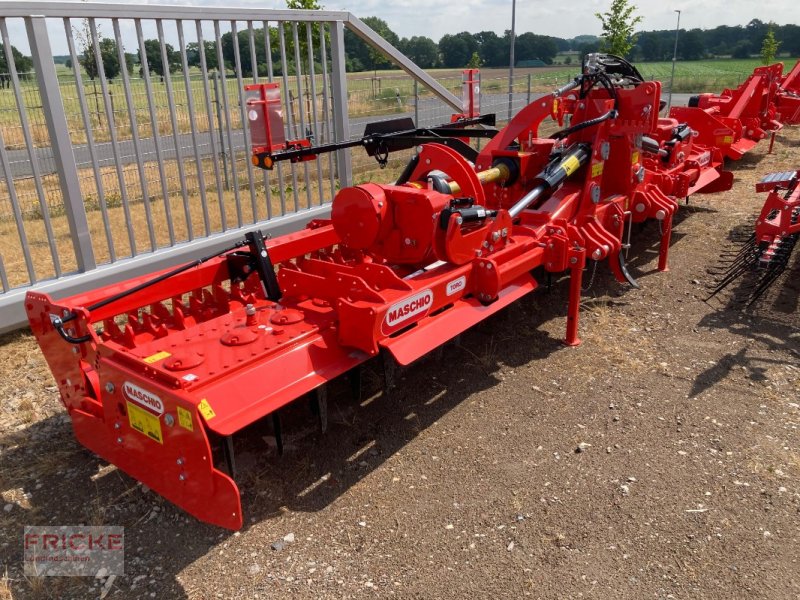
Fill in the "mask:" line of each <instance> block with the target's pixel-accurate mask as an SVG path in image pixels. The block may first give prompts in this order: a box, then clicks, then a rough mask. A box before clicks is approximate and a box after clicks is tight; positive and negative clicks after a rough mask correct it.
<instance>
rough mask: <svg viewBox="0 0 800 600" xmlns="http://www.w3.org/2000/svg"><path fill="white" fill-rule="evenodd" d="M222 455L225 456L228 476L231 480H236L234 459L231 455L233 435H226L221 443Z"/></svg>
mask: <svg viewBox="0 0 800 600" xmlns="http://www.w3.org/2000/svg"><path fill="white" fill-rule="evenodd" d="M222 453H223V454H224V456H225V465H226V466H227V467H228V475H230V476H231V479H236V459H235V455H234V453H233V435H226V436H225V437H224V438H223V442H222Z"/></svg>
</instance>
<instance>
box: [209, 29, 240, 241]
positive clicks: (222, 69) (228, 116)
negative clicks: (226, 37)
mask: <svg viewBox="0 0 800 600" xmlns="http://www.w3.org/2000/svg"><path fill="white" fill-rule="evenodd" d="M214 39H215V41H216V44H217V65H218V67H219V77H220V82H221V83H222V108H223V111H224V113H225V133H226V134H227V137H228V148H230V150H231V176H232V178H233V197H234V200H235V201H236V226H237V227H241V226H242V203H241V198H240V197H239V176H238V174H237V173H236V151H235V150H234V146H233V132H232V131H231V113H230V108H229V106H228V83H227V80H226V79H225V57H224V56H223V54H222V36H221V35H220V33H219V21H214ZM221 126H222V124H221V123H220V127H221Z"/></svg>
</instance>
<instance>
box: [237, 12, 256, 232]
mask: <svg viewBox="0 0 800 600" xmlns="http://www.w3.org/2000/svg"><path fill="white" fill-rule="evenodd" d="M231 36H232V38H233V39H232V41H233V61H234V62H233V64H234V69H233V70H234V71H236V90H237V92H238V94H239V118H240V119H241V121H242V139H243V142H244V149H245V154H248V153H249V152H250V147H251V145H250V127H248V125H247V123H248V120H247V114H246V112H247V109H246V108H245V96H244V82H243V81H242V58H241V56H240V51H239V29H238V28H237V27H236V21H231ZM233 152H234V150H233V148H231V153H233ZM244 164H245V166H246V169H247V182H248V185H249V187H250V210H252V211H253V212H252V214H253V223H256V222H257V221H258V207H257V206H256V188H255V186H254V185H253V164H252V163H251V162H250V161H249V160H248V159H247V158H245V161H244Z"/></svg>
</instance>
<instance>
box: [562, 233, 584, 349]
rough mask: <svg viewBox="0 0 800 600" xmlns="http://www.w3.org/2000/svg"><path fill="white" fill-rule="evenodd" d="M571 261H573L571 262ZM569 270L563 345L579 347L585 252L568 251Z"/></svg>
mask: <svg viewBox="0 0 800 600" xmlns="http://www.w3.org/2000/svg"><path fill="white" fill-rule="evenodd" d="M573 259H575V261H574V262H573ZM570 263H571V266H570V270H569V306H568V307H567V336H566V338H565V339H564V343H565V344H566V345H567V346H579V345H580V343H581V340H580V339H579V338H578V313H579V312H580V310H581V285H583V267H584V265H585V264H586V251H585V250H583V249H581V250H571V251H570Z"/></svg>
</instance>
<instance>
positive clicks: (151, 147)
mask: <svg viewBox="0 0 800 600" xmlns="http://www.w3.org/2000/svg"><path fill="white" fill-rule="evenodd" d="M690 95H691V94H675V96H674V97H673V103H674V104H676V105H685V104H686V103H687V102H688V100H689V97H690ZM538 97H541V95H538V96H533V99H535V98H538ZM527 100H528V98H527V94H526V93H515V94H514V96H513V105H514V108H515V110H518V109H519V108H521V107H522V106H524V105H525V104H526V103H527ZM481 109H482V112H484V113H492V112H494V113H497V115H498V118H505V115H506V114H507V110H508V94H485V95H484V96H483V97H482V106H481ZM451 113H452V110H451V109H450V108H449V107H448V106H446V105H445V104H444V103H442V102H441V101H440V100H438V99H435V98H421V99H420V104H419V114H420V122H421V124H422V125H437V124H440V123H446V122H447V121H448V120H449V119H450V114H451ZM413 116H414V112H413V111H411V112H406V113H398V114H393V115H391V116H387V117H385V118H399V117H413ZM383 118H384V117H382V116H381V117H361V118H357V119H352V120H351V121H350V137H351V138H353V137H359V136H361V135H362V134H363V132H364V126H365V125H366V124H367V123H369V122H372V121H376V120H381V119H383ZM320 129H321V127H320ZM214 135H215V136H216V137H215V140H214V141H215V143H216V145H217V151H218V152H219V151H220V150H221V148H222V147H223V144H224V147H225V150H226V151H227V152H229V151H230V145H231V142H232V143H233V147H234V148H237V149H240V148H243V147H244V132H243V131H242V130H241V129H236V130H233V131H231V136H230V137H231V139H230V140H229V139H228V135H227V132H223V133H222V135H220V132H215V134H214ZM158 141H159V143H160V146H161V157H162V159H165V160H168V159H173V158H175V156H176V152H175V137H174V136H172V135H163V136H160V137H159V139H158ZM177 144H178V147H179V149H180V153H181V156H183V157H191V158H194V143H193V140H192V135H191V133H182V134H179V135H178V136H177ZM139 148H140V154H141V157H142V159H143V161H144V162H149V161H155V160H157V158H158V155H157V154H156V143H155V139H154V138H152V137H149V138H142V139H140V140H139ZM73 150H74V153H75V161H76V162H77V164H78V167H79V168H87V167H91V166H92V162H91V154H90V152H89V147H88V145H86V144H81V145H77V146H73ZM197 150H198V152H199V154H200V156H201V157H206V156H208V155H210V154H212V153H213V147H212V145H211V135H210V134H209V133H208V132H205V133H198V134H197ZM36 154H37V156H38V157H39V169H40V172H41V173H42V174H43V175H46V174H50V173H54V172H55V164H54V161H53V150H52V148H38V149H37V150H36ZM116 154H117V155H118V156H119V159H120V161H121V162H122V164H129V163H135V162H136V160H137V158H136V152H135V150H134V145H133V141H132V140H124V141H120V142H118V143H117V147H116ZM95 156H96V158H97V162H98V164H99V165H100V166H101V167H106V166H113V165H115V164H116V160H117V158H116V156H115V152H114V146H113V144H112V143H111V142H102V143H98V144H95ZM8 160H9V162H10V165H11V172H12V174H13V176H14V178H22V177H30V176H32V175H33V171H32V169H31V163H30V160H29V158H28V152H27V151H26V150H10V151H9V152H8Z"/></svg>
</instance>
